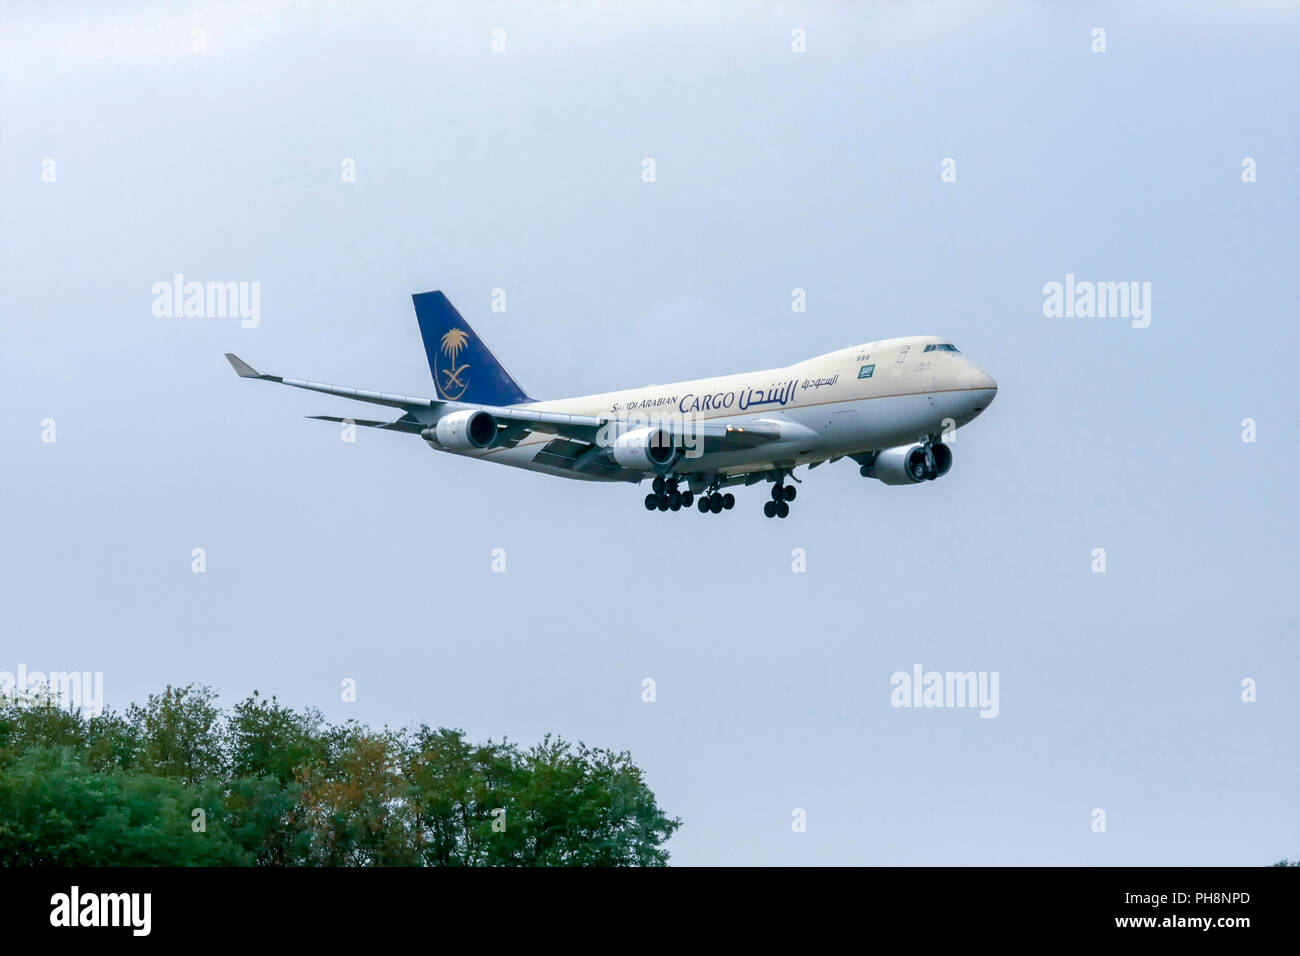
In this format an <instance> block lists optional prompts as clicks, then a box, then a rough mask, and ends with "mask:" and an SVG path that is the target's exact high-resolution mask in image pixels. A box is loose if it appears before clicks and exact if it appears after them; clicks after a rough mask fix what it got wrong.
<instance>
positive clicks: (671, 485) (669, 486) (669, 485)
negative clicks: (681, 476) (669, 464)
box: [664, 478, 677, 495]
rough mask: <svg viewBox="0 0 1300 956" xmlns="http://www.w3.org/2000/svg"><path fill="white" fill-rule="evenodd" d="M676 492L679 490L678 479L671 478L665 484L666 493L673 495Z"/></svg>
mask: <svg viewBox="0 0 1300 956" xmlns="http://www.w3.org/2000/svg"><path fill="white" fill-rule="evenodd" d="M676 490H677V479H676V478H669V479H668V480H667V481H666V482H664V491H666V492H668V493H669V494H670V495H671V494H672V493H673V492H675V491H676Z"/></svg>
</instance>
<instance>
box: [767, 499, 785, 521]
mask: <svg viewBox="0 0 1300 956" xmlns="http://www.w3.org/2000/svg"><path fill="white" fill-rule="evenodd" d="M786 507H787V508H788V507H790V506H789V505H786ZM763 514H765V515H766V516H767V517H769V518H775V517H776V502H775V501H764V502H763Z"/></svg>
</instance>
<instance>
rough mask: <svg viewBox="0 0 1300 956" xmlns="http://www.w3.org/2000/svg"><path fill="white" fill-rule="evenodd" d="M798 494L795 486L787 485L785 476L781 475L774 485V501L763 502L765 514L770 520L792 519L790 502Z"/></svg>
mask: <svg viewBox="0 0 1300 956" xmlns="http://www.w3.org/2000/svg"><path fill="white" fill-rule="evenodd" d="M798 493H799V492H798V489H797V488H795V486H794V485H787V484H786V483H785V475H781V476H780V477H779V478H777V479H776V483H775V484H773V485H772V500H771V501H765V502H763V514H764V515H766V516H767V517H769V518H788V517H790V502H792V501H794V499H795V495H797V494H798Z"/></svg>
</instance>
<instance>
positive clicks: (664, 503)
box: [655, 495, 668, 511]
mask: <svg viewBox="0 0 1300 956" xmlns="http://www.w3.org/2000/svg"><path fill="white" fill-rule="evenodd" d="M655 507H656V508H658V509H659V510H660V511H667V510H668V496H667V495H656V496H655Z"/></svg>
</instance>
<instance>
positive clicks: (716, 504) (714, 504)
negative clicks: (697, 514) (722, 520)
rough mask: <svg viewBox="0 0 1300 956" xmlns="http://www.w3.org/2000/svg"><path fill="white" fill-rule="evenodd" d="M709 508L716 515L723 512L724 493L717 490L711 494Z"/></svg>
mask: <svg viewBox="0 0 1300 956" xmlns="http://www.w3.org/2000/svg"><path fill="white" fill-rule="evenodd" d="M709 510H710V511H712V512H713V513H714V514H715V515H718V514H722V495H720V494H718V493H717V492H716V491H715V492H714V493H713V494H711V495H709Z"/></svg>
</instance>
